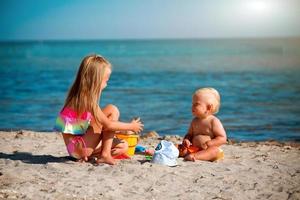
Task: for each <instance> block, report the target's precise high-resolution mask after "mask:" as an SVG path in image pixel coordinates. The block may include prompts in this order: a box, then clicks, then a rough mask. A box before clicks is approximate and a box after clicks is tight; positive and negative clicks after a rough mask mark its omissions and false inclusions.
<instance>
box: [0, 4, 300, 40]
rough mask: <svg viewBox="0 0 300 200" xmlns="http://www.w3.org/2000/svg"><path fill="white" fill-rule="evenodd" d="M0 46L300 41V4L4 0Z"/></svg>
mask: <svg viewBox="0 0 300 200" xmlns="http://www.w3.org/2000/svg"><path fill="white" fill-rule="evenodd" d="M0 26H1V31H0V40H2V41H3V40H48V39H54V40H60V39H69V40H73V39H147V38H150V39H151V38H228V37H229V38H235V37H239V38H240V37H289V36H292V37H295V36H300V1H299V0H186V1H184V0H150V1H149V0H148V1H147V0H91V1H83V0H82V1H78V0H72V1H71V0H65V1H63V0H1V1H0Z"/></svg>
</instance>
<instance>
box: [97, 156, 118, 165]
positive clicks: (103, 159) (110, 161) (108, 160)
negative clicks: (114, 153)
mask: <svg viewBox="0 0 300 200" xmlns="http://www.w3.org/2000/svg"><path fill="white" fill-rule="evenodd" d="M96 163H97V164H100V163H105V164H109V165H115V164H117V161H116V160H115V159H113V157H111V156H101V157H100V158H98V159H97V161H96Z"/></svg>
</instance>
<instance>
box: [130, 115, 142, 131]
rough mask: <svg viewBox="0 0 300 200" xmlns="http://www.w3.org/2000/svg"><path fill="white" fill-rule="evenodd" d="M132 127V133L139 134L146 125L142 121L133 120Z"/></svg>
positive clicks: (138, 119)
mask: <svg viewBox="0 0 300 200" xmlns="http://www.w3.org/2000/svg"><path fill="white" fill-rule="evenodd" d="M131 125H132V131H134V132H136V133H139V132H141V131H142V130H143V127H144V124H142V122H141V119H140V118H137V119H133V120H132V121H131Z"/></svg>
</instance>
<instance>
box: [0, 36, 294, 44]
mask: <svg viewBox="0 0 300 200" xmlns="http://www.w3.org/2000/svg"><path fill="white" fill-rule="evenodd" d="M241 39H245V40H247V39H250V40H251V39H257V40H261V39H300V35H299V36H270V37H198V38H197V37H195V38H191V37H189V38H184V37H182V38H163V37H162V38H90V39H87V38H83V39H80V38H71V39H63V38H61V39H51V38H49V39H0V42H1V43H8V42H83V41H85V42H89V41H90V42H93V41H153V40H241Z"/></svg>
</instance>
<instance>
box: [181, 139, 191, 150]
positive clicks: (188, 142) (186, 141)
mask: <svg viewBox="0 0 300 200" xmlns="http://www.w3.org/2000/svg"><path fill="white" fill-rule="evenodd" d="M182 144H183V146H185V147H187V148H188V147H190V146H191V144H192V143H191V142H190V141H189V140H188V139H184V140H183V141H182Z"/></svg>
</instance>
